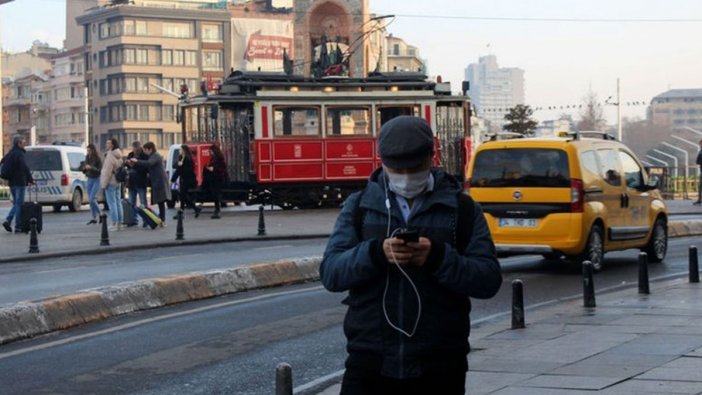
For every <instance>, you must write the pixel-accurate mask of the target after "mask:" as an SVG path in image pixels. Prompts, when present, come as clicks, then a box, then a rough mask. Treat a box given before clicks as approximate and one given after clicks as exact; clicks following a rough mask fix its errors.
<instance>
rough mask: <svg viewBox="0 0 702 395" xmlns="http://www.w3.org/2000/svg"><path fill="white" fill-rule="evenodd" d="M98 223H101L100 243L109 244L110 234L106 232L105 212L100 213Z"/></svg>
mask: <svg viewBox="0 0 702 395" xmlns="http://www.w3.org/2000/svg"><path fill="white" fill-rule="evenodd" d="M100 223H102V232H101V233H100V245H101V246H108V245H110V235H109V233H107V214H105V213H102V214H100Z"/></svg>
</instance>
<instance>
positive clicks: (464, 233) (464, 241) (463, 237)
mask: <svg viewBox="0 0 702 395" xmlns="http://www.w3.org/2000/svg"><path fill="white" fill-rule="evenodd" d="M457 199H458V208H457V209H456V248H457V249H458V250H459V251H463V250H465V249H466V247H468V244H469V243H470V239H471V238H472V237H473V217H474V215H475V202H474V201H473V198H471V197H470V196H468V194H466V193H465V192H460V193H459V194H458V196H457Z"/></svg>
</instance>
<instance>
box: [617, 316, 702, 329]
mask: <svg viewBox="0 0 702 395" xmlns="http://www.w3.org/2000/svg"><path fill="white" fill-rule="evenodd" d="M693 319H695V320H699V318H694V317H688V316H683V317H678V316H664V315H655V316H654V315H646V314H639V315H634V316H624V317H621V316H620V317H619V318H618V319H616V320H613V321H609V324H610V325H622V326H667V327H670V326H685V325H691V324H692V322H691V320H693Z"/></svg>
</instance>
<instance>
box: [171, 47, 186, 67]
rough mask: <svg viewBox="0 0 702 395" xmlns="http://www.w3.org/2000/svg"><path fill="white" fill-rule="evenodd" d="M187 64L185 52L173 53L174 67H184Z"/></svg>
mask: <svg viewBox="0 0 702 395" xmlns="http://www.w3.org/2000/svg"><path fill="white" fill-rule="evenodd" d="M184 64H185V51H179V50H176V51H173V65H174V66H183V65H184Z"/></svg>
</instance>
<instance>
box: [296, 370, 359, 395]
mask: <svg viewBox="0 0 702 395" xmlns="http://www.w3.org/2000/svg"><path fill="white" fill-rule="evenodd" d="M345 371H346V369H341V370H337V371H336V372H333V373H329V374H328V375H326V376H322V377H319V378H316V379H314V380H312V381H308V382H307V383H305V384H303V385H301V386H299V387H295V388H293V394H297V393H300V392H303V391H308V390H310V389H312V388H314V387H316V386H318V385H322V384H324V383H325V382H327V381H331V380H336V379H337V378H339V377H341V376H343V375H344V372H345ZM318 392H319V391H318Z"/></svg>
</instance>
